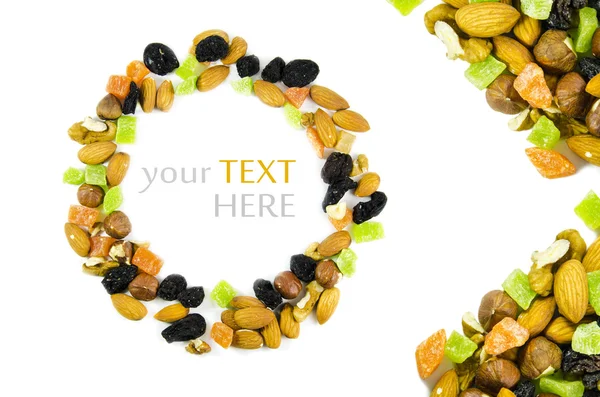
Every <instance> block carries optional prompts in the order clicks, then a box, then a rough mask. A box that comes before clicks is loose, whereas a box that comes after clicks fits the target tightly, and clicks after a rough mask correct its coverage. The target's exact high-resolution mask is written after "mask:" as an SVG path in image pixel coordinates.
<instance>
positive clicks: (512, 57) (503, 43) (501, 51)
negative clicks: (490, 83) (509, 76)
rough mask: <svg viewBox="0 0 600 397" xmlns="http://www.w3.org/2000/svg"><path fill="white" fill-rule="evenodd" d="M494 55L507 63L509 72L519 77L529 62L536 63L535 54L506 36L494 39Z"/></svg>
mask: <svg viewBox="0 0 600 397" xmlns="http://www.w3.org/2000/svg"><path fill="white" fill-rule="evenodd" d="M493 41H494V55H495V56H496V58H498V59H499V60H500V61H502V62H504V63H506V66H507V67H508V70H509V71H510V72H511V73H513V74H515V75H518V74H519V73H521V72H522V71H523V68H524V67H525V65H527V64H528V63H529V62H535V59H534V58H533V54H531V52H530V51H529V50H528V49H527V48H526V47H525V46H524V45H523V44H521V43H519V42H518V41H517V40H514V39H511V38H510V37H506V36H498V37H494V39H493Z"/></svg>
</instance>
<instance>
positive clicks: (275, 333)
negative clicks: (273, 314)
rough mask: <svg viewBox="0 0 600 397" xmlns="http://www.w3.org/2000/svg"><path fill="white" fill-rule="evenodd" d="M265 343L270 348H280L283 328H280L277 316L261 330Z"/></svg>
mask: <svg viewBox="0 0 600 397" xmlns="http://www.w3.org/2000/svg"><path fill="white" fill-rule="evenodd" d="M260 334H261V335H262V337H263V339H264V341H265V345H266V346H267V347H268V348H269V349H278V348H279V346H280V345H281V329H279V322H278V321H277V318H274V319H273V321H271V322H270V323H269V324H267V325H266V326H265V327H264V328H263V329H262V330H261V331H260Z"/></svg>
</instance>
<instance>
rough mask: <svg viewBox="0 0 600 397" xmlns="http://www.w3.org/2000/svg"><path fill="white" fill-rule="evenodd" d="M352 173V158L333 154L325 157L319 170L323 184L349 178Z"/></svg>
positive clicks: (343, 154)
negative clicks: (323, 163) (325, 159)
mask: <svg viewBox="0 0 600 397" xmlns="http://www.w3.org/2000/svg"><path fill="white" fill-rule="evenodd" d="M351 172H352V157H351V156H350V155H349V154H346V153H341V152H333V153H331V154H330V155H329V157H327V161H325V165H323V168H322V169H321V178H322V179H323V182H325V183H332V182H334V181H336V180H338V179H342V178H344V177H347V176H350V173H351Z"/></svg>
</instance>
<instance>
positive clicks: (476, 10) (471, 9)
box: [456, 3, 521, 39]
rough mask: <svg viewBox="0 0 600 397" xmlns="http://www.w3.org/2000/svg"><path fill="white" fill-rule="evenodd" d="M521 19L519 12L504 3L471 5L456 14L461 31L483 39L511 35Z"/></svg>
mask: <svg viewBox="0 0 600 397" xmlns="http://www.w3.org/2000/svg"><path fill="white" fill-rule="evenodd" d="M520 18H521V13H520V12H519V11H517V10H516V9H515V8H514V7H512V6H509V5H508V4H503V3H475V4H469V5H467V6H464V7H461V8H460V9H459V10H458V11H457V12H456V23H457V24H458V27H459V28H460V30H462V31H463V32H464V33H466V34H467V35H469V36H472V37H480V38H483V39H485V38H490V37H496V36H499V35H501V34H504V33H509V32H510V31H511V30H512V28H513V27H514V26H515V25H516V24H517V22H518V21H519V19H520Z"/></svg>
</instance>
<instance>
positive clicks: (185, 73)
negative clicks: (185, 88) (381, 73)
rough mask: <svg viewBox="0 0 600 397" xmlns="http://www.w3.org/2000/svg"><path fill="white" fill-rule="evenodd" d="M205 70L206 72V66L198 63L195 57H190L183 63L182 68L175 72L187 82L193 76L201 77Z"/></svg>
mask: <svg viewBox="0 0 600 397" xmlns="http://www.w3.org/2000/svg"><path fill="white" fill-rule="evenodd" d="M204 70H206V65H204V64H203V63H200V62H198V60H197V59H196V57H195V56H194V55H188V57H187V58H185V61H183V62H182V64H181V66H179V67H178V68H177V69H176V70H175V74H176V75H177V76H179V77H180V78H181V80H187V79H188V78H190V77H192V76H196V77H198V76H200V73H202V72H203V71H204Z"/></svg>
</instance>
